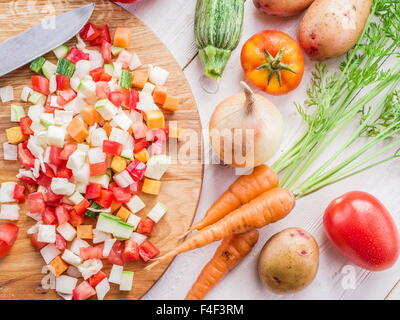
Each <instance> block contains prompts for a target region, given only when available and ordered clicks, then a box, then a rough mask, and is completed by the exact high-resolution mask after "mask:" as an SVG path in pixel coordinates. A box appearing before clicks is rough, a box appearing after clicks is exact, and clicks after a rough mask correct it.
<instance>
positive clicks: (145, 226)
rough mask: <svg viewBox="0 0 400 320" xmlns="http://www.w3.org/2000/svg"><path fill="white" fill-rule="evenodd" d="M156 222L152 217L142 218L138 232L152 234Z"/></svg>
mask: <svg viewBox="0 0 400 320" xmlns="http://www.w3.org/2000/svg"><path fill="white" fill-rule="evenodd" d="M154 225H155V222H154V221H153V220H151V219H150V218H147V217H146V218H143V219H142V220H140V222H139V225H138V227H137V230H136V232H139V233H141V234H150V233H152V232H153V229H154Z"/></svg>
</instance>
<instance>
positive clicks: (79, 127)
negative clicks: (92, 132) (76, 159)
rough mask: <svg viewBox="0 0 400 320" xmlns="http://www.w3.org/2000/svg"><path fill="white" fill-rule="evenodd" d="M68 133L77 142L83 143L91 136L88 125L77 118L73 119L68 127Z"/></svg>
mask: <svg viewBox="0 0 400 320" xmlns="http://www.w3.org/2000/svg"><path fill="white" fill-rule="evenodd" d="M67 132H68V134H69V135H70V137H71V138H72V139H74V140H75V141H76V142H83V141H84V140H85V139H86V138H87V136H88V135H89V132H88V130H87V128H86V125H85V124H83V122H82V121H81V120H79V119H78V118H77V117H75V118H73V119H72V121H71V122H70V124H69V125H68V127H67Z"/></svg>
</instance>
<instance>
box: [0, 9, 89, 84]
mask: <svg viewBox="0 0 400 320" xmlns="http://www.w3.org/2000/svg"><path fill="white" fill-rule="evenodd" d="M94 7H95V5H94V3H90V4H88V5H85V6H83V7H80V8H77V9H74V10H72V11H69V12H65V13H62V14H60V15H57V16H54V17H51V18H49V19H48V20H50V19H54V20H52V23H49V22H48V21H47V22H46V21H44V20H42V23H40V24H38V25H36V26H34V27H32V28H30V29H28V30H26V31H24V32H22V33H20V34H19V35H17V36H15V37H13V38H11V39H9V40H7V41H5V42H3V43H0V57H2V61H1V63H0V77H1V76H3V75H5V74H7V73H9V72H11V71H13V70H15V69H18V68H19V67H22V66H23V65H25V64H27V63H28V62H30V61H32V60H34V59H36V58H38V57H40V56H42V55H44V54H46V53H47V52H49V51H51V50H53V49H54V48H57V47H58V46H60V45H62V44H63V43H65V42H67V41H68V40H70V39H71V38H72V37H73V36H75V35H76V34H77V33H78V32H79V31H80V30H81V29H82V28H83V26H84V25H85V24H86V22H87V21H88V20H89V18H90V16H91V15H92V13H93V10H94Z"/></svg>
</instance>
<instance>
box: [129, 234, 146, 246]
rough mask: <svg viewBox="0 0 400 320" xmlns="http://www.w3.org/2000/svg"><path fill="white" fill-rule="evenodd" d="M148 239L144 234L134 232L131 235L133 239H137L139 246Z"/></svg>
mask: <svg viewBox="0 0 400 320" xmlns="http://www.w3.org/2000/svg"><path fill="white" fill-rule="evenodd" d="M146 239H147V236H145V235H144V234H141V233H138V232H133V233H132V235H131V240H133V241H135V242H136V243H137V244H138V245H139V246H140V245H141V244H142V243H143V242H144V240H146Z"/></svg>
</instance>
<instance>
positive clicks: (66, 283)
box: [56, 275, 78, 294]
mask: <svg viewBox="0 0 400 320" xmlns="http://www.w3.org/2000/svg"><path fill="white" fill-rule="evenodd" d="M77 283H78V279H76V278H73V277H69V276H65V275H61V276H59V277H57V278H56V291H57V292H60V293H64V294H72V291H73V290H74V289H75V287H76V284H77Z"/></svg>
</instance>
